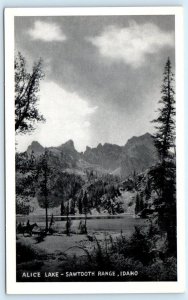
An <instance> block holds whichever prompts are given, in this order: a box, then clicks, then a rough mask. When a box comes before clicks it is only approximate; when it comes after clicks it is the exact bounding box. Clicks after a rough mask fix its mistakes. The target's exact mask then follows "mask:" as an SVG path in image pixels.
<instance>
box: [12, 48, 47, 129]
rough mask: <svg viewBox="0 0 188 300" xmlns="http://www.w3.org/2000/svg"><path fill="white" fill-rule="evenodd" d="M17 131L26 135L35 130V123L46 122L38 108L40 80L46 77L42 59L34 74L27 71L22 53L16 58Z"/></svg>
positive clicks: (33, 71)
mask: <svg viewBox="0 0 188 300" xmlns="http://www.w3.org/2000/svg"><path fill="white" fill-rule="evenodd" d="M14 70H15V131H16V133H26V132H30V131H32V130H34V128H35V123H36V122H40V121H44V120H45V119H44V117H43V115H41V114H40V113H39V111H38V108H37V104H38V103H37V102H38V92H39V89H40V80H41V79H42V78H43V77H44V74H43V71H42V61H41V59H40V60H39V61H38V62H37V63H35V64H34V66H33V69H32V72H31V73H29V72H28V71H27V70H26V60H25V58H24V57H23V56H22V54H21V53H20V52H18V55H17V56H16V58H15V63H14Z"/></svg>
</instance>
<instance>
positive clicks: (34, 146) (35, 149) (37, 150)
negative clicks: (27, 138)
mask: <svg viewBox="0 0 188 300" xmlns="http://www.w3.org/2000/svg"><path fill="white" fill-rule="evenodd" d="M27 152H28V153H31V152H35V153H42V152H44V147H43V146H42V145H41V144H40V143H39V142H37V141H33V142H32V143H31V145H30V146H28V148H27Z"/></svg>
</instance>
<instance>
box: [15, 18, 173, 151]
mask: <svg viewBox="0 0 188 300" xmlns="http://www.w3.org/2000/svg"><path fill="white" fill-rule="evenodd" d="M174 29H175V23H174V16H63V17H60V16H58V17H28V16H27V17H15V54H16V53H17V52H18V51H20V52H21V53H22V54H23V55H24V57H25V59H26V61H27V68H28V70H31V68H32V65H33V63H34V62H36V61H38V60H39V59H40V58H42V60H43V70H44V73H45V77H44V79H43V80H42V81H41V84H40V94H39V101H38V109H39V111H40V112H41V113H42V114H43V115H44V117H45V119H46V122H45V123H38V124H37V125H36V129H35V131H34V132H32V134H25V135H17V136H16V141H17V149H18V151H25V150H26V149H27V147H28V145H29V144H31V142H32V141H38V142H39V143H40V144H41V145H43V146H47V147H49V146H59V145H61V144H63V143H65V142H66V141H68V140H70V139H72V140H73V141H74V144H75V148H76V149H77V150H78V151H84V150H85V148H86V146H90V147H96V146H97V145H98V144H99V143H102V144H104V143H112V144H118V145H125V144H126V142H127V140H128V139H129V138H131V137H132V136H139V135H142V134H144V133H146V132H150V133H153V131H154V127H153V126H154V125H153V123H151V120H153V119H154V118H155V117H156V115H157V109H158V107H159V104H158V101H159V100H160V89H161V84H162V77H163V69H164V65H165V63H166V60H167V58H168V57H170V59H171V62H172V66H173V68H174V64H175V41H174V39H175V37H174Z"/></svg>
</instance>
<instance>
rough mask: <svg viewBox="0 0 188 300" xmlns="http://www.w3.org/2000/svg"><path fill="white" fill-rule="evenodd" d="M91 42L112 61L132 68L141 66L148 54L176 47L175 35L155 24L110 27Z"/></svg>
mask: <svg viewBox="0 0 188 300" xmlns="http://www.w3.org/2000/svg"><path fill="white" fill-rule="evenodd" d="M89 41H90V42H91V43H92V44H93V45H94V46H96V47H97V48H98V50H99V52H100V54H101V55H102V56H104V57H106V58H109V59H111V61H123V62H125V63H126V64H128V65H131V66H132V67H135V68H137V67H139V66H141V65H142V64H143V63H144V62H145V60H146V56H147V54H155V53H157V52H158V51H159V50H161V49H162V48H164V47H166V46H168V47H173V46H174V33H173V32H166V31H163V30H161V29H160V28H159V27H157V26H156V25H155V24H152V23H145V24H137V23H136V22H135V21H131V22H130V23H129V26H128V27H124V28H120V27H117V26H108V27H107V28H106V29H105V30H104V31H103V32H102V33H101V35H99V36H96V37H90V38H89Z"/></svg>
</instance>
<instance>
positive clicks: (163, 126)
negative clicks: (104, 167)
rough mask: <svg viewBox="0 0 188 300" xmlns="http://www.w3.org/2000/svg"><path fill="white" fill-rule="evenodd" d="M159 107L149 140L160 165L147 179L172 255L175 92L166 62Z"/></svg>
mask: <svg viewBox="0 0 188 300" xmlns="http://www.w3.org/2000/svg"><path fill="white" fill-rule="evenodd" d="M159 104H160V108H159V115H158V117H157V118H156V119H155V120H153V122H154V123H156V124H157V125H156V126H155V129H156V133H155V134H154V136H153V138H154V143H155V146H156V149H157V151H158V154H159V159H160V162H159V163H158V164H157V165H156V166H155V167H154V168H152V169H151V171H150V176H151V178H152V181H153V188H154V189H155V191H156V192H157V195H158V197H157V199H156V201H155V203H154V204H155V209H156V211H157V212H158V221H159V225H160V228H161V229H162V230H165V231H166V232H167V237H168V245H169V250H170V251H176V250H175V248H176V188H175V184H176V182H175V177H176V166H175V91H174V75H173V73H172V66H171V62H170V59H169V58H168V60H167V62H166V65H165V68H164V74H163V84H162V89H161V100H160V101H159ZM173 150H174V152H173Z"/></svg>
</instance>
